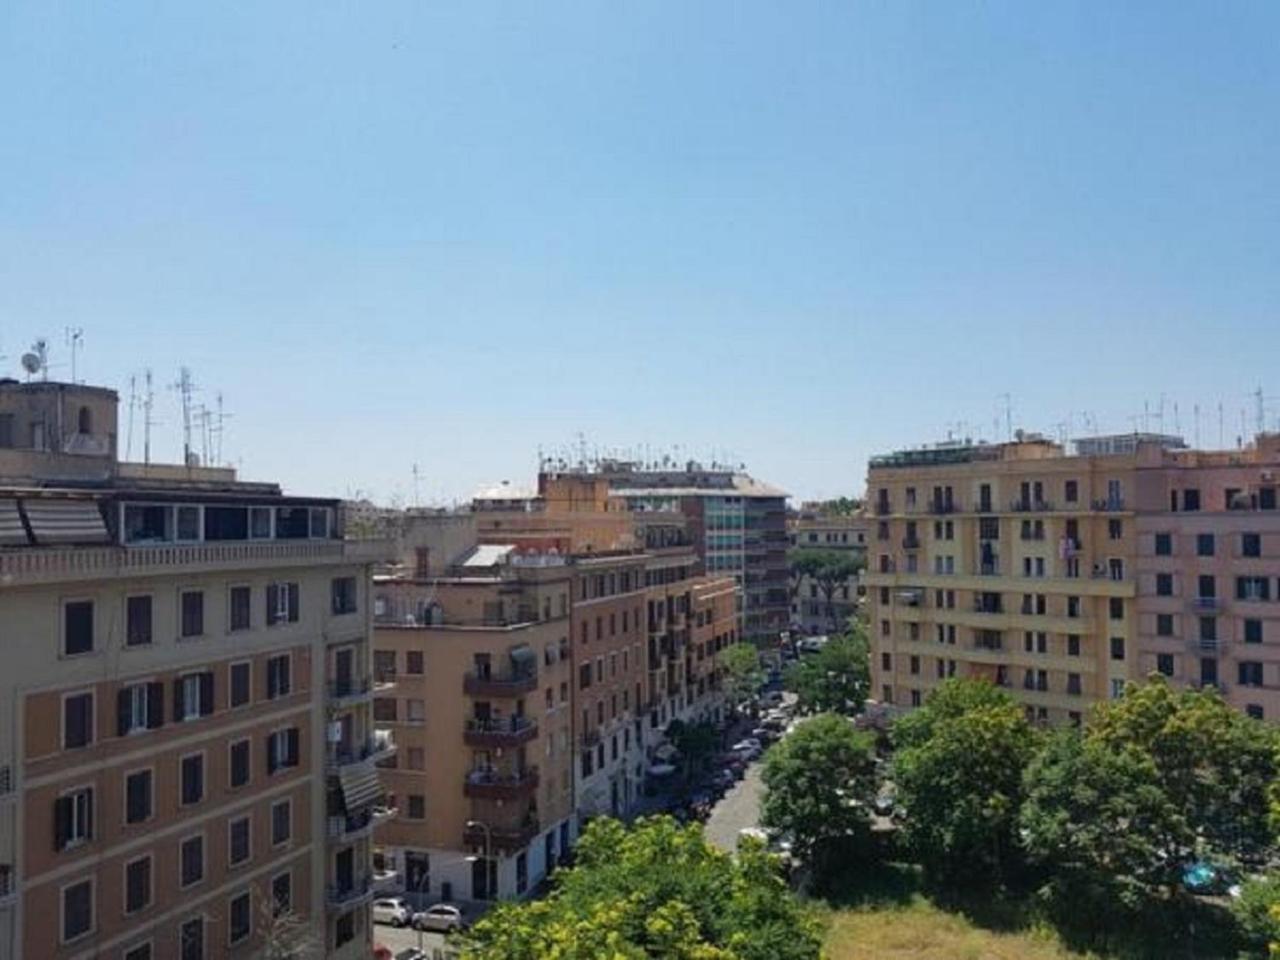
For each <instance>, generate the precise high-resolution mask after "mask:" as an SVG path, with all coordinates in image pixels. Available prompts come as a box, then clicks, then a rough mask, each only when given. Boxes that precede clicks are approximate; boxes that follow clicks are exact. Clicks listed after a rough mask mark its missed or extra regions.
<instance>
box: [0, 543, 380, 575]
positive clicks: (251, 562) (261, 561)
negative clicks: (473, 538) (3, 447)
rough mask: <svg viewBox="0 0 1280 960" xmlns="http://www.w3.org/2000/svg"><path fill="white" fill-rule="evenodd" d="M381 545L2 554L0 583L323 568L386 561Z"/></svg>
mask: <svg viewBox="0 0 1280 960" xmlns="http://www.w3.org/2000/svg"><path fill="white" fill-rule="evenodd" d="M388 546H389V545H388V543H387V542H386V541H382V540H276V541H266V540H256V541H245V542H236V541H224V542H218V543H192V544H168V545H164V546H147V547H122V546H108V547H85V548H77V549H75V550H45V549H34V550H25V549H23V550H6V551H5V552H4V554H3V555H0V582H4V583H14V584H26V583H57V582H59V581H66V580H102V579H136V578H139V577H145V576H155V575H159V574H166V573H168V574H172V573H177V572H181V573H183V574H191V573H204V572H216V571H220V570H241V569H245V568H270V567H300V566H313V565H319V564H325V563H332V564H343V563H373V562H376V561H378V560H383V559H386V558H387V555H388Z"/></svg>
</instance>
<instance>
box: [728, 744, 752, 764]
mask: <svg viewBox="0 0 1280 960" xmlns="http://www.w3.org/2000/svg"><path fill="white" fill-rule="evenodd" d="M729 749H730V751H731V752H732V753H735V754H737V755H738V756H739V757H741V758H742V759H743V760H747V761H751V760H754V759H756V757H758V756H760V741H759V740H739V741H738V742H737V743H735V744H734V745H733V746H732V747H730V748H729Z"/></svg>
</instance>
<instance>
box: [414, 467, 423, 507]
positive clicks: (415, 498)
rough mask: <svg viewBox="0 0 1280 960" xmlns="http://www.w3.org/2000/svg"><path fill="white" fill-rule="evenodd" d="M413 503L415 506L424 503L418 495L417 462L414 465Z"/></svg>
mask: <svg viewBox="0 0 1280 960" xmlns="http://www.w3.org/2000/svg"><path fill="white" fill-rule="evenodd" d="M413 505H414V506H415V507H418V506H421V505H422V501H421V499H420V498H419V496H418V465H417V464H416V463H415V464H414V465H413Z"/></svg>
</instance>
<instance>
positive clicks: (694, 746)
mask: <svg viewBox="0 0 1280 960" xmlns="http://www.w3.org/2000/svg"><path fill="white" fill-rule="evenodd" d="M667 739H668V740H669V741H670V742H671V744H672V746H674V747H675V748H676V750H677V751H679V753H680V772H681V775H682V776H683V777H684V781H685V783H686V784H687V783H689V782H690V781H691V780H692V779H693V778H694V777H695V776H696V775H697V774H698V773H699V772H701V771H702V770H703V769H704V768H705V767H706V765H707V762H708V761H709V760H710V759H711V757H712V756H713V755H714V754H715V752H716V747H717V746H718V745H719V743H720V735H719V734H718V733H716V729H715V727H714V726H712V725H711V724H710V723H685V722H684V721H683V720H680V719H676V720H672V721H671V722H670V723H669V724H667Z"/></svg>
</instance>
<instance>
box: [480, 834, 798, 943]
mask: <svg viewBox="0 0 1280 960" xmlns="http://www.w3.org/2000/svg"><path fill="white" fill-rule="evenodd" d="M820 943H821V930H820V925H819V924H818V922H817V921H816V920H815V918H814V917H813V916H812V915H811V914H810V913H809V912H808V911H807V909H806V908H804V907H803V906H802V905H801V904H800V903H799V901H798V900H796V898H795V897H794V896H793V895H792V894H791V893H790V891H788V889H787V887H786V884H785V883H784V882H783V881H782V879H781V878H780V877H779V876H778V872H777V868H776V865H775V863H774V861H773V858H771V857H770V856H769V855H768V854H766V853H765V852H764V851H763V850H761V849H759V848H757V847H754V846H751V845H748V846H747V847H746V849H744V850H743V851H742V852H741V853H740V854H739V855H738V856H737V857H731V856H729V855H728V854H725V853H722V852H720V851H717V850H715V849H714V848H713V847H711V846H710V845H709V844H708V843H707V842H706V841H705V840H704V839H703V837H702V831H701V828H700V827H698V826H690V827H683V828H682V827H680V826H678V825H677V824H676V823H675V822H674V821H673V820H671V819H670V818H668V817H659V818H654V819H650V820H643V821H641V822H640V823H639V824H637V825H636V826H635V827H634V828H632V829H630V830H628V829H626V828H625V827H623V826H622V825H621V824H620V823H618V822H617V821H616V820H611V819H608V818H598V819H596V820H593V821H592V822H591V823H590V825H589V826H588V827H587V829H586V831H585V832H584V833H583V836H582V838H581V839H580V841H579V843H578V847H577V861H576V863H575V865H574V866H573V867H571V868H570V869H567V870H562V871H560V872H558V873H557V874H556V875H555V880H554V886H553V889H552V891H551V893H550V894H549V895H548V896H547V897H546V898H544V899H542V900H538V901H533V902H529V903H504V904H500V905H498V906H497V907H495V908H494V909H493V910H491V911H490V912H489V913H488V914H486V915H485V917H484V918H483V919H481V920H480V921H479V922H477V923H476V925H475V927H473V928H472V930H471V931H470V933H469V934H468V935H467V936H466V937H465V938H464V939H463V956H464V957H465V958H468V960H648V958H658V957H661V958H671V960H817V958H818V955H819V949H820Z"/></svg>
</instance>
